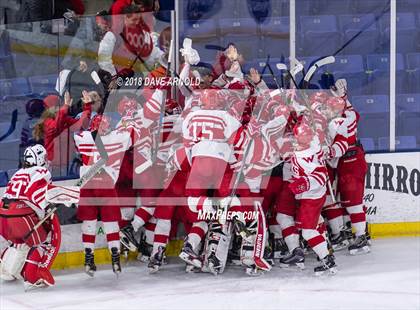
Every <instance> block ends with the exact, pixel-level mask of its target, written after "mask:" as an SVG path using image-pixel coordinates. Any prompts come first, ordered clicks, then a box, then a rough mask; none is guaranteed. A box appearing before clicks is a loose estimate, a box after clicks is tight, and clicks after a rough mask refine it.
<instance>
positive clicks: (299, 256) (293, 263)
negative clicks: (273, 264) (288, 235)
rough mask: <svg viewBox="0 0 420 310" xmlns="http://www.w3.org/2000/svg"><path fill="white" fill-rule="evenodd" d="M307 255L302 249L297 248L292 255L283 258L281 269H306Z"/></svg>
mask: <svg viewBox="0 0 420 310" xmlns="http://www.w3.org/2000/svg"><path fill="white" fill-rule="evenodd" d="M304 263H305V255H304V254H303V250H302V249H301V248H299V247H298V248H295V249H294V250H293V252H292V253H290V254H288V255H286V256H284V257H282V258H281V259H280V267H281V268H290V267H298V268H299V269H305V264H304Z"/></svg>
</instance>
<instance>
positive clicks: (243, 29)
mask: <svg viewBox="0 0 420 310" xmlns="http://www.w3.org/2000/svg"><path fill="white" fill-rule="evenodd" d="M219 26H220V33H221V34H222V35H256V34H257V30H258V25H257V23H256V22H255V20H254V19H252V18H223V19H220V20H219Z"/></svg>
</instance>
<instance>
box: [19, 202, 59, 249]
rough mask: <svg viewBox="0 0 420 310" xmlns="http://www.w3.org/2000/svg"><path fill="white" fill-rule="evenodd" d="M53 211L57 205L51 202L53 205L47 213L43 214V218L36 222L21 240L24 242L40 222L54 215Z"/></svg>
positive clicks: (42, 222)
mask: <svg viewBox="0 0 420 310" xmlns="http://www.w3.org/2000/svg"><path fill="white" fill-rule="evenodd" d="M55 211H57V206H56V205H54V204H53V207H52V208H51V209H50V210H49V211H48V213H47V214H45V216H44V218H43V219H42V220H40V221H39V222H38V223H36V224H35V226H34V227H32V229H31V230H30V231H28V232H27V233H26V235H25V236H24V237H23V241H24V242H26V241H27V240H28V239H29V237H30V236H31V235H32V233H33V232H34V231H36V230H37V229H38V228H39V227H40V226H41V225H42V224H44V222H45V221H46V220H48V219H49V218H50V217H51V216H53V215H54V213H55Z"/></svg>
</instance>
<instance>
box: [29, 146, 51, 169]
mask: <svg viewBox="0 0 420 310" xmlns="http://www.w3.org/2000/svg"><path fill="white" fill-rule="evenodd" d="M23 162H24V165H25V167H32V166H40V167H47V163H48V161H47V150H46V149H45V148H44V147H43V146H42V145H41V144H35V145H32V146H29V147H27V148H26V149H25V152H23Z"/></svg>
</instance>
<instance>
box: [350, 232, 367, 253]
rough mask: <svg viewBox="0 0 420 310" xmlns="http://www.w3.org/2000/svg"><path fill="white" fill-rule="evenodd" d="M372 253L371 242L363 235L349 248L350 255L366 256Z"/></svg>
mask: <svg viewBox="0 0 420 310" xmlns="http://www.w3.org/2000/svg"><path fill="white" fill-rule="evenodd" d="M369 252H370V247H369V241H368V239H367V238H366V235H361V236H358V237H356V239H354V242H353V243H352V244H351V245H350V246H349V253H350V255H358V254H365V253H369Z"/></svg>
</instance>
